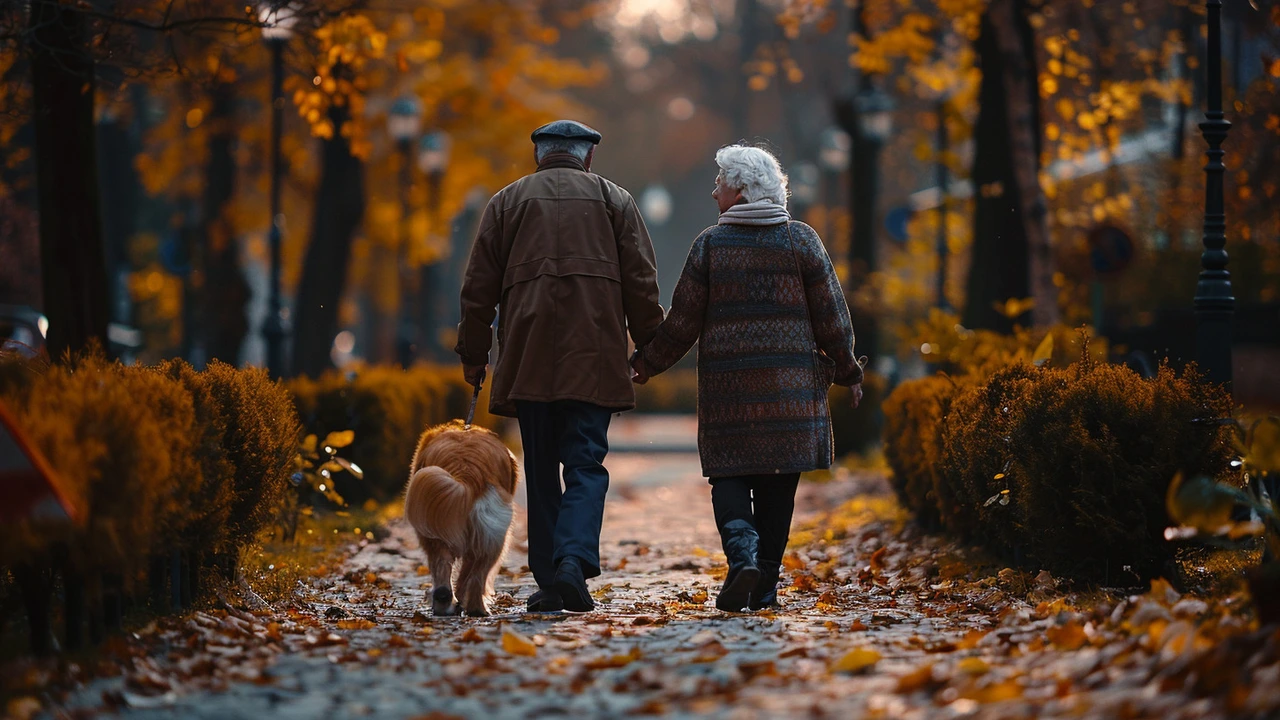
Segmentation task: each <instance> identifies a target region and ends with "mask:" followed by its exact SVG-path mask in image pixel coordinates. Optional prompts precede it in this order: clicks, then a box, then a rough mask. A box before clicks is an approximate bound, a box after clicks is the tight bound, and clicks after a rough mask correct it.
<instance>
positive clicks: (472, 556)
mask: <svg viewBox="0 0 1280 720" xmlns="http://www.w3.org/2000/svg"><path fill="white" fill-rule="evenodd" d="M519 471H520V466H519V464H518V463H517V462H516V457H515V455H513V454H511V451H510V450H508V449H507V448H506V446H504V445H503V444H502V441H501V440H499V439H498V436H497V435H495V434H494V433H493V432H491V431H489V430H486V429H484V428H479V427H472V428H470V429H466V428H465V427H464V425H463V423H462V421H461V420H455V421H453V422H449V423H445V424H444V425H437V426H435V427H432V428H428V429H427V431H426V432H424V433H422V437H421V438H419V439H418V449H417V450H415V451H414V453H413V464H412V465H411V466H410V469H409V484H408V486H407V487H406V488H405V491H404V516H405V519H406V520H408V521H409V524H410V525H411V526H413V529H414V532H416V533H417V534H418V541H419V542H420V543H421V544H422V549H423V551H424V552H425V553H426V554H427V566H428V567H429V568H431V585H432V588H431V612H432V613H433V614H435V615H457V614H459V613H460V612H466V614H467V615H470V616H473V617H484V616H486V615H488V614H489V607H488V601H489V598H490V597H491V596H492V595H493V575H494V572H495V571H496V569H497V567H498V561H499V560H501V559H502V555H503V553H504V552H506V549H507V540H508V537H509V535H510V533H511V521H512V520H513V519H514V518H515V504H514V495H515V490H516V477H517V475H518V474H519ZM456 561H461V563H462V564H461V567H460V568H459V570H458V581H457V585H456V588H457V602H455V601H454V588H455V586H454V584H453V565H454V563H455V562H456Z"/></svg>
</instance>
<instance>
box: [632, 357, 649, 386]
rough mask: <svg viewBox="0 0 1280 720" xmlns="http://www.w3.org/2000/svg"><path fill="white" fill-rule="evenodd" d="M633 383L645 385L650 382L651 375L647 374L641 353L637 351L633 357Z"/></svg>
mask: <svg viewBox="0 0 1280 720" xmlns="http://www.w3.org/2000/svg"><path fill="white" fill-rule="evenodd" d="M631 373H632V374H631V382H633V383H635V384H636V385H643V384H645V383H647V382H649V375H648V374H647V373H646V372H645V368H644V358H642V357H640V351H638V350H637V351H636V354H635V355H632V356H631Z"/></svg>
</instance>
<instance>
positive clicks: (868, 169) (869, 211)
mask: <svg viewBox="0 0 1280 720" xmlns="http://www.w3.org/2000/svg"><path fill="white" fill-rule="evenodd" d="M853 105H854V110H855V113H856V115H855V120H856V121H855V123H854V127H855V129H856V130H855V132H856V135H855V136H854V152H853V170H854V171H853V182H852V183H851V187H850V194H851V197H850V200H851V201H852V202H851V208H852V210H853V242H852V243H851V244H850V247H849V269H850V270H851V271H852V270H855V269H856V270H857V271H858V272H860V273H871V272H872V271H874V270H875V269H876V242H875V238H876V224H875V223H876V197H877V195H878V193H877V192H876V191H877V189H878V188H879V185H880V151H881V150H882V149H883V148H884V144H885V141H887V140H888V139H889V135H890V134H891V133H892V132H893V100H892V99H891V98H890V97H889V96H888V95H886V94H885V93H884V92H883V91H882V90H880V88H878V87H876V86H875V85H868V86H866V87H864V88H863V90H862V91H861V92H859V93H858V95H857V96H856V97H855V98H854V101H853ZM859 151H861V152H859Z"/></svg>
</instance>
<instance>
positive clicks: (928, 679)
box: [897, 663, 933, 694]
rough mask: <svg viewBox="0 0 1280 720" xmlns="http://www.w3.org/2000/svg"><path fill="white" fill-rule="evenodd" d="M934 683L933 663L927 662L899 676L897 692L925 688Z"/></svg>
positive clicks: (911, 691)
mask: <svg viewBox="0 0 1280 720" xmlns="http://www.w3.org/2000/svg"><path fill="white" fill-rule="evenodd" d="M932 684H933V663H925V664H924V665H921V666H920V667H918V668H916V669H915V670H912V671H911V672H909V673H907V674H906V675H903V676H902V677H900V678H898V687H897V692H900V693H903V694H906V693H913V692H915V691H917V690H923V689H925V688H927V687H929V686H930V685H932Z"/></svg>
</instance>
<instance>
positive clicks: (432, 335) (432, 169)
mask: <svg viewBox="0 0 1280 720" xmlns="http://www.w3.org/2000/svg"><path fill="white" fill-rule="evenodd" d="M452 149H453V140H452V138H450V137H449V133H447V132H445V131H443V130H433V131H431V132H429V133H427V134H426V135H423V136H422V140H421V141H420V142H419V143H418V169H419V170H421V171H422V173H423V175H425V176H426V178H427V209H428V212H430V217H431V223H430V226H431V227H432V228H435V227H443V222H441V221H442V218H441V217H440V199H441V198H440V195H441V182H442V181H443V180H444V172H445V169H446V168H448V166H449V156H450V154H451V152H452ZM438 234H439V235H443V236H444V239H443V240H442V241H441V242H442V243H448V242H449V229H448V228H445V229H444V231H443V233H438ZM439 271H440V264H439V263H430V264H427V265H423V267H422V271H421V273H419V276H418V299H417V302H416V303H415V307H416V308H417V315H416V317H418V318H419V322H418V329H419V337H421V338H422V339H423V342H424V343H426V344H427V345H428V347H429V348H430V351H431V353H432V354H433V355H435V356H437V358H438V359H441V360H444V359H446V358H447V357H448V356H449V355H451V353H442V352H441V347H440V344H439V342H438V341H437V340H436V338H437V332H436V331H437V328H438V323H439V318H438V316H437V303H436V302H435V297H434V293H436V292H437V291H438V286H439V284H440V282H439V278H438V273H439ZM424 330H425V332H424Z"/></svg>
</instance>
